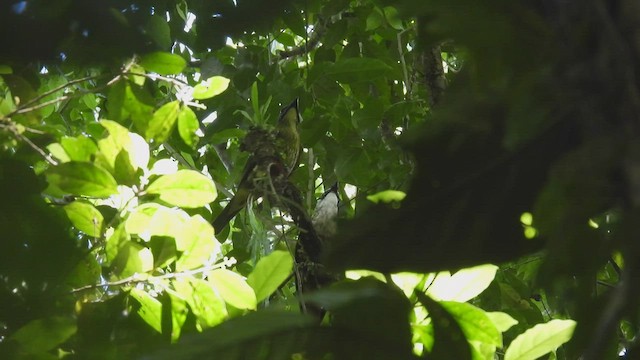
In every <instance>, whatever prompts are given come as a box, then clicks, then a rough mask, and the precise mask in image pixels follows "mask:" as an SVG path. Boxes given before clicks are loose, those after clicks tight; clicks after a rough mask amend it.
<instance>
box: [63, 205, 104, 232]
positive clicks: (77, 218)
mask: <svg viewBox="0 0 640 360" xmlns="http://www.w3.org/2000/svg"><path fill="white" fill-rule="evenodd" d="M64 211H65V212H66V213H67V216H68V217H69V220H71V223H72V224H73V226H75V227H76V228H77V229H78V230H80V231H82V232H84V233H86V234H87V235H89V236H93V237H100V236H101V235H102V222H103V221H104V218H103V217H102V214H101V213H100V211H98V209H96V208H95V207H94V206H93V205H92V204H90V203H88V202H83V201H74V202H72V203H70V204H68V205H65V206H64Z"/></svg>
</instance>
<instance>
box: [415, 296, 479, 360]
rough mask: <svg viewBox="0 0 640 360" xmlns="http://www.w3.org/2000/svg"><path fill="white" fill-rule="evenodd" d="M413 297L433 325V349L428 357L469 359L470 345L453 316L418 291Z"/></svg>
mask: <svg viewBox="0 0 640 360" xmlns="http://www.w3.org/2000/svg"><path fill="white" fill-rule="evenodd" d="M415 295H416V297H417V298H418V300H419V301H420V302H421V303H422V305H424V306H425V307H426V308H427V310H428V311H429V316H430V317H431V323H432V324H433V349H432V351H431V353H430V355H431V356H432V357H433V358H434V359H470V358H471V348H470V345H469V343H468V342H467V339H466V338H465V334H464V332H463V331H462V329H461V328H460V325H458V323H457V322H456V321H455V319H454V318H453V316H452V315H451V314H449V313H448V312H447V310H445V308H444V307H442V305H440V303H439V302H437V301H435V300H433V299H431V298H430V297H429V296H427V295H425V294H423V293H421V292H419V291H416V292H415Z"/></svg>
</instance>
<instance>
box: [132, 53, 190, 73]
mask: <svg viewBox="0 0 640 360" xmlns="http://www.w3.org/2000/svg"><path fill="white" fill-rule="evenodd" d="M140 65H142V67H144V68H145V69H146V70H148V71H152V72H155V73H158V74H160V75H176V74H180V73H181V72H182V70H184V68H185V67H186V66H187V62H186V60H185V59H183V58H182V57H181V56H180V55H175V54H171V53H166V52H154V53H150V54H147V55H144V56H142V57H141V58H140Z"/></svg>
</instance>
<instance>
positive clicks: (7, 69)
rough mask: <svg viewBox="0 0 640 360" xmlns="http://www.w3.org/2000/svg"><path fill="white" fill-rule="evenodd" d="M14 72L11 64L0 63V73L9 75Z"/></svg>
mask: <svg viewBox="0 0 640 360" xmlns="http://www.w3.org/2000/svg"><path fill="white" fill-rule="evenodd" d="M9 74H13V69H12V68H11V66H9V65H4V64H1V65H0V75H9Z"/></svg>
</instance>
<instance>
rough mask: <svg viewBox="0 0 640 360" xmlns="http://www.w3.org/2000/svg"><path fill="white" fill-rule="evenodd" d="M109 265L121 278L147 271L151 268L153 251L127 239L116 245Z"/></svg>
mask: <svg viewBox="0 0 640 360" xmlns="http://www.w3.org/2000/svg"><path fill="white" fill-rule="evenodd" d="M111 267H112V268H113V271H114V272H115V273H116V274H118V275H120V277H122V278H125V277H128V276H131V275H133V274H141V273H145V272H149V271H151V270H153V253H151V250H149V249H148V248H146V247H144V246H142V245H140V244H138V243H135V242H133V241H127V242H125V243H123V244H121V245H120V246H119V247H118V255H117V256H116V258H115V259H114V261H113V263H112V264H111Z"/></svg>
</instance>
